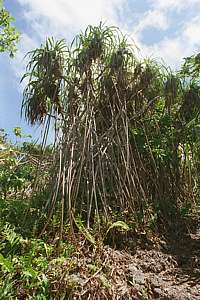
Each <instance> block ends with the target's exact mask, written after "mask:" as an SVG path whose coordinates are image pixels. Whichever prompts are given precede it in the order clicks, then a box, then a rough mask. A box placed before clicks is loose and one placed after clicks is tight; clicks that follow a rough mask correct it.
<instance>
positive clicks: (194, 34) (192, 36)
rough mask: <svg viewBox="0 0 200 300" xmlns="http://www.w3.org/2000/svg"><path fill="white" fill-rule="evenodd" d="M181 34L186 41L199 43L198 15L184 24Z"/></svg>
mask: <svg viewBox="0 0 200 300" xmlns="http://www.w3.org/2000/svg"><path fill="white" fill-rule="evenodd" d="M183 35H184V37H185V39H186V40H187V43H190V44H192V45H194V46H195V45H198V44H199V45H200V16H196V17H194V18H193V19H192V20H190V22H188V23H186V24H185V25H184V32H183Z"/></svg>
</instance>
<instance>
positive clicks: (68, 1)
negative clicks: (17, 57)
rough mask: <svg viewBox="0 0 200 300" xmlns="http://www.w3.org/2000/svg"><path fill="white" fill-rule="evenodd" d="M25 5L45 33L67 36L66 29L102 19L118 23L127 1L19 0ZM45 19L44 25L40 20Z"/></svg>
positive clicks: (34, 23)
mask: <svg viewBox="0 0 200 300" xmlns="http://www.w3.org/2000/svg"><path fill="white" fill-rule="evenodd" d="M18 2H19V3H20V4H21V5H22V6H23V7H24V8H25V10H26V11H25V17H26V18H27V20H29V21H30V22H33V23H31V26H32V27H33V28H34V29H36V31H37V33H39V34H41V30H42V34H43V33H44V32H46V34H47V33H48V32H52V33H56V34H62V35H63V34H64V35H65V36H68V32H67V30H73V31H77V30H80V29H82V28H85V27H86V26H87V25H88V24H92V25H94V24H98V23H99V22H100V21H106V22H108V23H112V25H117V24H118V12H119V13H120V9H119V8H122V7H123V5H125V3H126V2H127V0H109V1H107V0H96V1H93V0H84V1H83V0H57V1H52V0H43V1H41V0H34V1H32V0H18ZM40 22H42V24H41V25H42V26H40V25H39V23H40Z"/></svg>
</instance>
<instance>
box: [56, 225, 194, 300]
mask: <svg viewBox="0 0 200 300" xmlns="http://www.w3.org/2000/svg"><path fill="white" fill-rule="evenodd" d="M197 225H198V222H196V225H195V226H194V227H193V230H192V232H189V233H187V234H177V235H174V236H173V238H171V239H170V238H169V237H165V238H164V237H163V238H162V239H160V238H159V239H157V240H156V239H155V238H154V240H153V241H152V240H151V239H147V238H146V236H144V238H143V239H142V240H140V242H139V243H138V242H137V243H134V241H133V239H134V238H132V241H130V243H129V246H128V248H127V249H126V250H123V249H120V250H119V248H120V247H118V250H117V249H114V248H112V247H110V246H104V247H103V248H101V249H96V250H94V249H91V248H88V251H87V252H85V249H86V247H85V246H84V247H83V248H82V249H84V253H83V252H81V251H80V252H79V253H77V254H76V255H75V256H74V258H73V259H72V260H71V261H66V262H65V263H64V264H63V265H62V266H61V267H59V268H60V269H59V268H58V267H56V266H54V267H53V268H54V272H53V273H56V274H61V275H59V276H60V280H59V286H58V285H56V286H54V291H55V293H54V296H53V299H75V300H76V299H85V300H104V299H109V300H110V299H112V300H122V299H124V300H129V299H163V300H164V299H169V300H173V299H176V300H198V299H200V228H198V226H197ZM172 235H173V234H172ZM121 248H124V246H123V247H121ZM82 251H83V250H82ZM55 268H58V269H57V271H56V272H55ZM70 268H71V270H70V271H69V269H70ZM51 274H52V269H51ZM57 276H58V275H57ZM52 280H53V278H52ZM52 280H51V281H52ZM55 282H56V281H55ZM61 294H62V295H63V298H61Z"/></svg>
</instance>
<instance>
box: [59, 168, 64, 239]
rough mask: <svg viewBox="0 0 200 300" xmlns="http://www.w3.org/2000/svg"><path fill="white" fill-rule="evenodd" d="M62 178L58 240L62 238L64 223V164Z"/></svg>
mask: <svg viewBox="0 0 200 300" xmlns="http://www.w3.org/2000/svg"><path fill="white" fill-rule="evenodd" d="M62 176H63V180H62V199H61V224H60V240H62V234H63V223H64V208H65V165H64V167H63V175H62Z"/></svg>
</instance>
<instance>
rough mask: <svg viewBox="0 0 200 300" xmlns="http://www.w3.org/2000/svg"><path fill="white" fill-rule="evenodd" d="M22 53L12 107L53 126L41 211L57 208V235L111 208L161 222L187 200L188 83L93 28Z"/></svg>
mask: <svg viewBox="0 0 200 300" xmlns="http://www.w3.org/2000/svg"><path fill="white" fill-rule="evenodd" d="M30 55H31V60H30V63H29V64H28V67H27V70H28V73H27V74H26V75H25V77H27V78H28V80H29V82H28V85H27V87H26V89H25V91H24V100H23V105H22V111H23V112H24V114H25V117H26V119H27V120H28V121H29V122H30V123H31V124H35V123H39V124H41V123H44V122H45V121H46V120H47V118H48V120H49V122H50V121H51V120H56V126H57V127H56V128H59V130H57V131H56V133H57V135H56V137H57V148H56V152H55V159H54V161H53V162H52V164H53V170H54V171H53V176H52V181H50V183H49V186H50V187H51V191H52V192H51V197H50V199H49V200H48V202H47V206H46V208H47V209H48V213H49V221H50V219H51V217H52V214H53V212H54V210H55V209H56V208H58V207H59V206H60V212H61V236H62V230H63V224H64V220H65V219H66V218H68V219H69V221H70V223H71V228H73V225H74V217H76V215H81V216H82V217H83V218H85V219H86V222H87V227H88V228H89V227H90V226H91V224H92V223H93V222H94V220H99V221H98V222H99V223H100V218H101V216H102V215H103V216H104V218H105V219H109V216H110V215H111V214H112V212H114V211H121V212H124V211H126V212H127V215H128V216H129V218H130V217H131V218H134V219H135V221H139V220H140V221H141V220H142V222H146V220H148V218H149V216H148V214H149V212H150V211H152V208H153V209H154V210H157V212H158V213H159V214H160V215H161V216H162V217H164V218H165V219H168V220H171V219H172V217H173V216H174V214H177V212H178V207H179V205H180V203H183V202H184V199H185V197H187V196H186V194H187V193H186V190H188V186H189V183H188V175H186V173H187V172H188V171H187V172H186V171H185V170H184V168H185V167H186V166H185V163H184V162H185V160H187V159H188V154H186V156H187V158H183V156H182V154H181V153H180V149H183V150H181V151H183V152H184V151H185V147H186V144H187V141H185V140H184V139H187V136H188V135H190V133H188V132H186V129H185V128H186V127H185V123H188V121H190V120H191V115H192V114H197V113H198V111H199V107H198V106H197V109H196V108H194V107H193V108H192V107H191V108H190V109H189V111H188V110H187V109H186V108H187V107H188V105H189V104H188V103H189V102H188V101H189V99H192V100H191V101H193V102H194V101H197V99H196V98H195V97H197V94H195V89H194V88H193V87H192V86H191V87H190V88H189V90H188V87H186V84H185V83H184V82H185V81H184V80H183V79H182V77H181V76H179V75H178V74H173V72H172V71H170V70H169V69H166V68H164V67H163V66H161V65H159V64H158V63H156V62H155V61H153V60H149V59H147V60H143V61H141V60H139V59H138V58H137V56H136V54H135V48H134V47H133V46H132V45H130V44H129V43H128V41H127V39H126V37H124V36H123V35H122V34H121V33H120V32H119V31H118V30H117V29H116V28H113V27H106V26H104V25H102V24H100V26H98V27H92V26H89V27H88V28H87V29H86V31H85V32H82V33H81V34H80V35H78V36H77V37H76V38H75V39H74V40H73V42H72V44H71V46H70V47H67V46H65V44H64V41H59V42H55V41H53V40H47V42H46V44H45V45H44V46H43V47H42V48H40V49H36V50H34V51H33V52H31V53H30ZM195 99H196V100H195ZM195 103H196V102H195ZM195 107H196V106H195ZM181 147H182V148H181ZM186 168H187V170H189V169H188V166H187V167H186ZM192 185H193V183H192ZM190 191H191V189H190ZM148 208H150V209H148ZM140 216H142V218H140ZM47 224H48V222H47ZM47 224H46V225H47ZM46 225H45V227H44V230H45V229H46ZM44 230H43V231H44Z"/></svg>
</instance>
